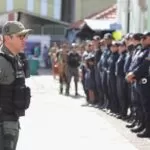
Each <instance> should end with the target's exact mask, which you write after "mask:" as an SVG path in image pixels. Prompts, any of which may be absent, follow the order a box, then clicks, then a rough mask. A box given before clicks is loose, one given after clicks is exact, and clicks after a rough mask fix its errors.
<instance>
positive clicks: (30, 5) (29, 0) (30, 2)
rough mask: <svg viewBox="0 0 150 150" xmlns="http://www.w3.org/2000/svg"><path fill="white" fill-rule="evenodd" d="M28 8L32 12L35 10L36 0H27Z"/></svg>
mask: <svg viewBox="0 0 150 150" xmlns="http://www.w3.org/2000/svg"><path fill="white" fill-rule="evenodd" d="M27 10H28V11H30V12H33V11H34V0H27Z"/></svg>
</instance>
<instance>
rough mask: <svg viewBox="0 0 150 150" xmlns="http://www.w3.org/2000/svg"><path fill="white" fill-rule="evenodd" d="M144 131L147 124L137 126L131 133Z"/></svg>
mask: <svg viewBox="0 0 150 150" xmlns="http://www.w3.org/2000/svg"><path fill="white" fill-rule="evenodd" d="M144 129H145V124H144V123H140V125H139V126H137V127H136V128H133V129H131V131H132V132H134V133H138V132H142V131H143V130H144Z"/></svg>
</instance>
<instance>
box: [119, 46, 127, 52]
mask: <svg viewBox="0 0 150 150" xmlns="http://www.w3.org/2000/svg"><path fill="white" fill-rule="evenodd" d="M124 51H126V46H125V45H120V46H119V53H122V52H124Z"/></svg>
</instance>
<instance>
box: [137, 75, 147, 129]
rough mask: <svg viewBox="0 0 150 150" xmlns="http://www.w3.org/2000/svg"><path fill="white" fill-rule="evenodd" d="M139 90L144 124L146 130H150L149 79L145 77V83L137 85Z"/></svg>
mask: <svg viewBox="0 0 150 150" xmlns="http://www.w3.org/2000/svg"><path fill="white" fill-rule="evenodd" d="M137 86H138V88H139V90H140V96H141V104H142V108H143V113H144V115H143V116H144V124H145V127H146V130H148V132H150V79H149V78H148V79H147V83H146V84H138V85H137Z"/></svg>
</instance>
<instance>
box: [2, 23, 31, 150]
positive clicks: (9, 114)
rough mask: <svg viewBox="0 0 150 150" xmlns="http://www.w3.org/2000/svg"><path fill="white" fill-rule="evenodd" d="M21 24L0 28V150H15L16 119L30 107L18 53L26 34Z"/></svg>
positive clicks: (17, 133) (7, 24)
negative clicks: (1, 41) (1, 39)
mask: <svg viewBox="0 0 150 150" xmlns="http://www.w3.org/2000/svg"><path fill="white" fill-rule="evenodd" d="M30 31H31V30H30V29H25V27H24V26H23V24H22V23H20V22H17V21H8V22H6V24H5V25H4V26H3V28H2V36H3V44H2V47H1V48H0V150H16V146H17V141H18V135H19V118H20V117H21V116H24V115H25V110H26V109H27V108H28V107H29V104H30V88H29V87H27V86H26V85H25V73H24V69H23V66H22V62H21V60H20V57H19V56H18V54H19V53H20V51H21V50H23V49H24V48H25V39H26V35H27V34H28V33H29V32H30Z"/></svg>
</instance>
